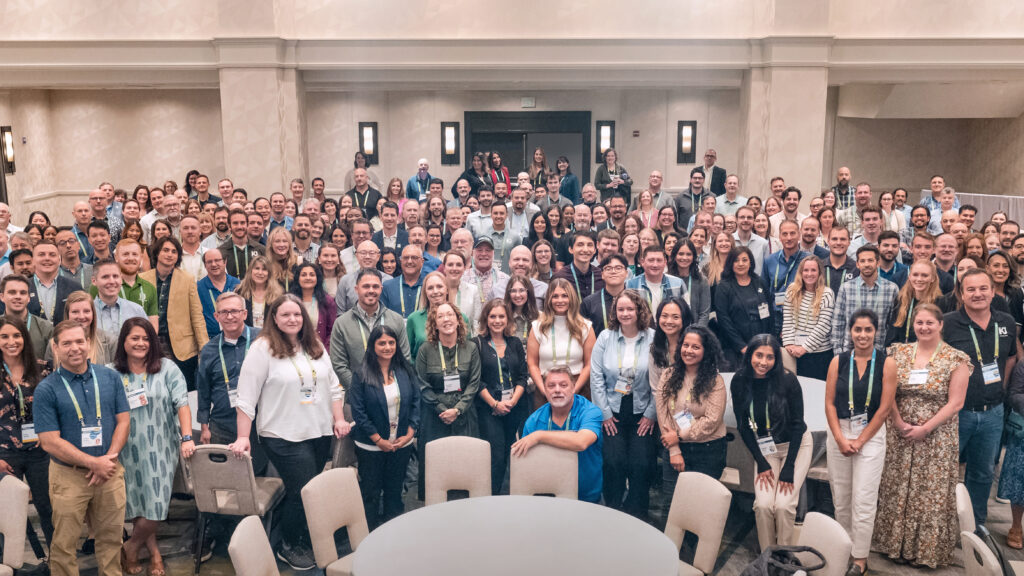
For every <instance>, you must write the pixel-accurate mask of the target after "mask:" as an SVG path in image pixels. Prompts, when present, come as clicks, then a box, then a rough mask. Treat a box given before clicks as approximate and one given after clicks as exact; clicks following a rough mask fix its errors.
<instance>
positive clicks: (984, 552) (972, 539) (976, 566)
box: [960, 530, 1003, 576]
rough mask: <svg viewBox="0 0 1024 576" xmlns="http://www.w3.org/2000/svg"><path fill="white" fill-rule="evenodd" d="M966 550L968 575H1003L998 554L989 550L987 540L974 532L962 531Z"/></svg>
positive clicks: (963, 544)
mask: <svg viewBox="0 0 1024 576" xmlns="http://www.w3.org/2000/svg"><path fill="white" fill-rule="evenodd" d="M960 543H961V546H962V547H963V552H964V568H965V572H966V574H967V576H1003V569H1002V568H1001V567H1000V566H999V560H998V559H997V558H996V555H995V554H994V553H993V552H992V551H991V550H989V548H988V546H987V545H986V544H985V541H984V540H982V539H981V538H979V537H978V535H977V534H975V533H974V532H968V531H966V530H965V531H963V532H961V533H960Z"/></svg>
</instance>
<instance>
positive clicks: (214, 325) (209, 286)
mask: <svg viewBox="0 0 1024 576" xmlns="http://www.w3.org/2000/svg"><path fill="white" fill-rule="evenodd" d="M224 277H225V278H226V279H225V280H224V289H223V290H218V289H217V287H216V286H214V285H213V280H210V277H209V276H207V277H205V278H203V279H202V280H200V281H199V282H197V283H196V288H198V289H199V301H200V302H201V303H202V304H203V318H204V319H205V320H206V335H207V336H209V337H210V338H213V337H214V336H216V335H217V334H220V322H217V319H216V318H215V317H214V316H213V313H214V312H216V311H217V298H219V297H220V295H221V294H223V293H224V292H234V291H235V288H236V287H238V285H239V284H241V283H242V282H241V281H240V280H239V279H238V278H235V277H234V276H232V275H231V274H225V275H224Z"/></svg>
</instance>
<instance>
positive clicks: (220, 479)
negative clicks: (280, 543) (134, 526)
mask: <svg viewBox="0 0 1024 576" xmlns="http://www.w3.org/2000/svg"><path fill="white" fill-rule="evenodd" d="M183 463H184V464H185V470H184V471H183V473H182V476H183V478H185V479H186V483H187V482H188V481H189V480H191V485H192V489H193V492H194V493H195V499H196V500H195V502H196V509H197V510H198V511H199V516H198V518H197V519H196V530H195V541H194V542H193V546H194V548H193V553H194V555H195V572H194V573H195V574H197V575H198V574H199V567H200V557H201V555H202V548H203V539H204V537H205V535H206V515H207V514H225V515H229V516H259V517H260V518H264V519H265V520H264V524H265V525H266V528H267V530H268V531H269V530H270V527H271V522H272V513H273V510H274V507H275V506H276V505H277V504H278V502H280V501H281V500H282V499H283V498H284V482H283V481H282V480H281V479H280V478H262V477H261V478H257V477H256V476H255V474H253V471H252V458H251V457H250V456H249V454H245V455H244V457H242V458H236V457H235V455H234V454H233V453H232V452H231V449H230V448H228V447H227V446H225V445H223V444H205V445H202V446H197V447H196V452H195V454H193V455H192V458H189V459H188V460H185V461H183Z"/></svg>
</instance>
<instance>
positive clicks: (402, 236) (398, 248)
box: [370, 228, 409, 258]
mask: <svg viewBox="0 0 1024 576" xmlns="http://www.w3.org/2000/svg"><path fill="white" fill-rule="evenodd" d="M395 235H396V236H398V239H397V240H396V241H395V252H397V253H398V257H399V258H401V257H402V249H403V248H405V247H406V246H408V245H409V233H408V232H407V231H405V230H402V229H401V228H399V229H398V231H397V232H395ZM370 240H373V243H374V244H376V245H377V248H378V249H380V250H383V249H384V231H383V230H378V231H377V232H374V233H373V237H372V238H370Z"/></svg>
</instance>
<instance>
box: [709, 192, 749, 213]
mask: <svg viewBox="0 0 1024 576" xmlns="http://www.w3.org/2000/svg"><path fill="white" fill-rule="evenodd" d="M746 205H747V197H746V196H740V195H739V194H737V195H736V200H735V201H732V202H730V201H729V198H728V197H727V196H726V195H725V194H722V195H721V196H718V197H717V203H716V204H715V214H735V213H736V211H737V210H739V209H740V208H741V207H743V206H746Z"/></svg>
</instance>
